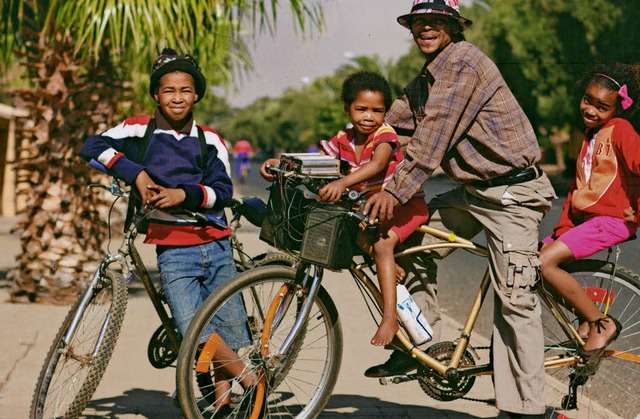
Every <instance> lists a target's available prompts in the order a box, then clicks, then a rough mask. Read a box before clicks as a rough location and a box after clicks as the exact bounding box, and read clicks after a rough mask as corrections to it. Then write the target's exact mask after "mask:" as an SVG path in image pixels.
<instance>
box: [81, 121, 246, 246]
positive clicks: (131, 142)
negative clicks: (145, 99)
mask: <svg viewBox="0 0 640 419" xmlns="http://www.w3.org/2000/svg"><path fill="white" fill-rule="evenodd" d="M154 118H155V119H156V129H155V131H154V132H153V134H152V135H151V137H150V139H149V142H148V146H147V149H146V152H145V153H144V156H143V158H142V161H140V162H136V160H137V158H138V153H139V148H140V147H143V146H144V141H143V140H144V134H145V132H146V129H147V126H148V125H149V121H150V120H151V117H149V116H134V117H131V118H128V119H126V120H125V121H124V122H122V123H121V124H120V125H118V126H116V127H113V128H110V129H108V130H107V131H105V132H103V133H102V134H99V135H94V136H91V137H89V138H88V139H87V141H86V142H85V144H84V146H83V148H82V151H81V155H82V157H83V158H84V159H86V160H91V159H95V160H97V161H99V162H100V163H102V164H103V165H104V166H106V167H107V168H108V169H109V170H110V171H112V172H113V173H115V174H116V175H117V176H118V177H119V178H121V179H123V180H124V181H125V182H126V183H127V184H129V185H132V184H134V183H135V179H136V177H137V176H138V174H139V173H140V172H141V171H142V170H145V171H146V172H147V173H148V174H149V176H150V177H151V179H153V180H154V181H155V182H156V183H157V184H158V185H161V186H164V187H166V188H182V189H183V190H184V191H185V194H186V198H185V201H184V202H183V203H182V205H181V207H182V208H185V209H188V210H192V211H207V212H210V213H213V214H214V215H215V216H217V217H220V218H224V211H223V209H224V205H225V203H226V202H228V201H229V200H231V198H232V197H233V185H232V183H231V177H230V166H229V153H228V150H227V148H226V145H225V143H224V141H223V140H222V138H221V137H220V135H219V134H218V133H217V132H216V131H214V130H212V129H211V128H209V127H206V126H201V127H200V128H201V129H202V131H203V132H204V137H205V142H206V147H207V156H206V157H207V159H206V160H207V161H206V162H202V161H201V160H202V157H203V156H202V154H203V153H202V148H201V145H200V140H199V138H198V129H197V126H196V123H195V121H193V120H191V121H190V123H187V124H186V125H185V127H184V128H183V129H182V130H180V132H178V131H176V130H174V129H173V128H171V126H170V125H169V123H168V122H167V121H166V120H165V119H164V117H163V116H162V114H161V113H160V112H159V111H158V110H156V112H155V116H154ZM203 163H204V164H203ZM165 218H166V217H165ZM230 233H231V231H230V230H229V229H227V230H218V229H216V228H213V227H200V226H192V225H180V223H171V222H170V221H167V220H166V219H164V220H162V221H160V220H158V222H154V221H153V219H151V220H150V223H149V229H148V231H147V236H146V239H145V243H151V244H160V245H173V246H186V245H196V244H202V243H207V242H210V241H213V240H217V239H221V238H223V237H227V236H228V235H229V234H230Z"/></svg>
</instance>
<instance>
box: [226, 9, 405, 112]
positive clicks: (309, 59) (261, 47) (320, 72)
mask: <svg viewBox="0 0 640 419" xmlns="http://www.w3.org/2000/svg"><path fill="white" fill-rule="evenodd" d="M281 4H283V5H285V4H286V5H287V6H286V7H282V8H281V10H280V11H279V14H278V22H277V30H276V33H275V35H274V36H271V35H270V34H268V33H267V34H265V35H261V36H259V37H257V39H256V41H255V42H253V41H252V42H250V51H251V55H252V59H253V63H254V71H253V72H252V73H250V74H249V75H247V76H244V77H243V79H238V81H237V83H236V84H238V85H239V86H237V90H236V91H231V92H229V93H228V94H227V100H228V101H229V104H231V105H232V106H237V107H241V106H245V105H248V104H250V103H251V102H253V101H254V100H255V99H257V98H259V97H262V96H271V97H276V96H279V95H280V94H281V93H282V92H284V91H285V90H286V89H287V88H289V87H294V88H295V87H301V86H302V85H303V84H304V83H307V82H310V81H313V80H314V79H315V78H317V77H321V76H329V75H332V74H333V73H334V72H335V70H336V69H337V68H338V67H340V65H342V64H346V63H348V62H349V57H355V56H360V55H367V56H370V55H374V54H377V55H378V56H379V57H380V58H381V59H382V60H383V62H386V61H388V60H390V59H391V60H395V59H397V58H399V57H400V56H402V55H404V54H406V53H407V52H408V51H409V48H411V47H412V46H413V42H412V40H411V34H410V32H409V30H408V29H405V28H403V27H402V26H400V25H399V24H398V23H397V21H396V18H397V17H398V16H400V15H403V14H406V13H409V11H410V10H411V1H410V0H323V1H322V4H323V11H324V27H323V30H322V32H321V33H318V32H317V31H316V33H315V34H314V35H312V36H311V37H307V39H306V40H303V39H302V37H301V36H300V34H299V33H296V32H295V29H294V25H293V22H292V18H291V14H290V12H289V10H288V2H287V1H282V2H281Z"/></svg>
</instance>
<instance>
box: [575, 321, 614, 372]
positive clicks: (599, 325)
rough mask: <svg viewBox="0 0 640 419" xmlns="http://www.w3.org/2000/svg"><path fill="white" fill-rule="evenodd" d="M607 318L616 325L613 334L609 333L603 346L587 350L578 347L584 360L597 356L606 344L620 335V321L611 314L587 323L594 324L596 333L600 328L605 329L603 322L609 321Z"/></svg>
mask: <svg viewBox="0 0 640 419" xmlns="http://www.w3.org/2000/svg"><path fill="white" fill-rule="evenodd" d="M609 320H612V321H613V324H614V325H615V326H616V331H615V333H614V334H613V335H611V336H610V337H609V339H607V343H605V345H604V346H602V347H600V348H596V349H590V350H588V351H586V350H584V349H580V355H581V356H582V357H584V358H585V360H586V361H589V360H590V359H591V358H594V359H595V358H599V357H600V356H601V355H602V353H603V352H604V350H605V348H606V347H607V346H609V344H610V343H611V342H613V341H614V340H616V339H618V336H620V332H622V325H621V324H620V322H619V321H618V320H617V319H616V318H613V317H611V316H609V315H608V314H607V316H606V317H600V318H599V319H598V320H595V321H592V322H589V325H595V326H596V333H600V332H601V329H603V328H604V329H606V327H605V326H604V325H603V322H604V321H606V322H607V323H609Z"/></svg>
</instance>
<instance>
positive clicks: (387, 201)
mask: <svg viewBox="0 0 640 419" xmlns="http://www.w3.org/2000/svg"><path fill="white" fill-rule="evenodd" d="M396 205H400V202H399V201H398V200H397V199H396V197H394V196H393V195H391V194H390V193H389V192H385V191H381V192H378V193H376V194H374V195H372V196H371V197H369V199H367V202H365V204H364V215H366V216H367V217H368V219H369V223H370V224H373V223H375V221H376V218H378V219H379V220H380V221H381V222H384V221H388V220H391V219H392V218H393V209H394V207H395V206H396Z"/></svg>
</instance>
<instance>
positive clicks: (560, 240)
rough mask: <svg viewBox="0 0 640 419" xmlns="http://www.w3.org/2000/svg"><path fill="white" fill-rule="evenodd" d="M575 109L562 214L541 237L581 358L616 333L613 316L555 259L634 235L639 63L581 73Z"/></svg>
mask: <svg viewBox="0 0 640 419" xmlns="http://www.w3.org/2000/svg"><path fill="white" fill-rule="evenodd" d="M582 82H583V83H582V85H583V86H584V88H585V91H584V95H583V96H582V100H581V102H580V113H581V115H582V120H583V122H584V124H585V125H586V131H585V137H584V141H583V144H582V148H581V150H580V153H579V155H578V159H577V163H576V177H575V179H574V182H573V184H572V186H571V187H570V189H569V194H568V197H567V200H566V201H565V203H564V205H563V208H562V214H561V215H560V221H559V222H558V224H557V225H556V226H555V227H554V232H553V234H552V235H550V236H549V237H546V238H545V239H543V245H542V249H541V251H540V261H541V271H542V276H543V277H544V280H545V281H547V282H548V283H550V284H551V285H552V286H553V287H554V288H555V289H556V290H557V291H558V293H559V294H560V295H561V296H562V297H564V299H565V300H566V301H567V302H568V303H569V304H570V305H571V306H572V307H573V308H574V309H575V310H576V311H577V313H578V315H579V317H580V318H581V320H582V324H581V325H580V326H579V328H578V333H579V334H580V336H581V337H582V338H583V339H584V338H586V339H587V340H586V342H585V345H584V348H583V350H582V355H583V356H584V357H585V358H587V359H588V358H593V359H596V358H597V357H599V356H600V355H601V354H602V352H603V351H604V349H605V348H606V347H607V345H609V344H610V343H611V342H612V341H614V340H615V339H616V338H617V337H618V335H619V334H620V332H621V331H622V326H621V325H620V323H619V322H618V320H616V319H614V318H613V317H611V316H609V315H606V316H605V315H603V313H601V312H600V310H598V308H597V307H596V305H595V304H594V303H593V302H592V301H591V299H589V297H588V296H587V294H586V292H585V291H584V290H583V289H582V288H581V287H580V285H579V283H578V281H576V280H575V279H574V278H573V277H572V276H571V275H570V274H569V273H567V272H566V271H564V270H563V269H562V268H561V267H560V265H561V264H562V263H565V262H569V261H572V260H577V259H583V258H585V257H587V256H590V255H593V254H595V253H597V252H599V251H601V250H603V249H607V248H609V247H611V246H613V245H615V244H617V243H620V242H623V241H625V240H626V239H628V238H629V237H630V236H632V235H633V234H635V232H636V229H637V227H638V226H637V224H636V219H635V212H636V211H637V208H638V199H639V198H640V183H639V182H638V178H637V175H640V136H638V134H637V133H636V131H635V130H634V128H633V126H632V125H631V124H630V123H629V121H628V119H629V117H630V116H631V115H632V114H633V112H634V111H635V109H636V108H637V103H638V102H637V101H638V99H639V93H640V92H639V83H640V78H639V69H638V67H637V66H631V65H626V64H613V65H610V66H604V65H599V66H596V67H594V68H593V69H592V70H591V71H590V72H589V73H588V74H587V76H586V77H585V78H583V80H582Z"/></svg>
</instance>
